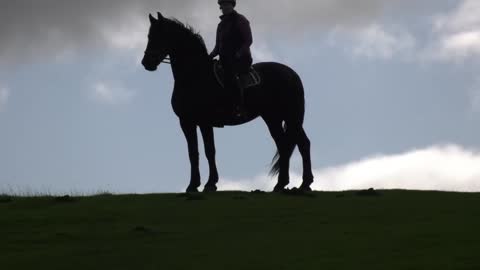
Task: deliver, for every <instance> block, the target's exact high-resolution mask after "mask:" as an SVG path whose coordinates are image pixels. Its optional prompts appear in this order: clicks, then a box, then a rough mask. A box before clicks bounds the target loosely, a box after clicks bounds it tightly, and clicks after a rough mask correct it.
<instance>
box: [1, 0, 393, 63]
mask: <svg viewBox="0 0 480 270" xmlns="http://www.w3.org/2000/svg"><path fill="white" fill-rule="evenodd" d="M398 3H402V1H401V0H363V1H358V0H297V1H278V0H276V1H274V0H263V1H258V0H243V1H242V0H239V1H238V8H239V9H240V10H241V11H243V12H245V13H247V14H248V17H249V18H250V20H251V21H252V24H254V25H255V30H256V32H257V33H258V34H262V33H267V32H272V31H273V32H275V31H279V32H284V33H285V32H286V33H290V34H291V33H298V32H302V31H304V30H306V29H315V28H322V26H323V27H330V26H337V25H342V26H349V25H352V26H354V25H359V24H362V23H367V22H370V21H372V20H374V19H375V18H377V17H378V15H379V14H381V13H382V12H383V10H385V9H386V8H388V7H391V6H392V5H396V4H398ZM157 10H160V11H162V12H163V13H164V14H166V15H168V16H176V17H178V18H179V19H181V20H184V21H187V22H189V23H191V24H192V25H194V26H196V27H197V28H198V29H200V30H202V32H203V33H204V34H206V35H207V36H209V37H211V35H213V33H214V30H215V26H216V24H217V22H218V17H217V16H218V15H219V10H218V7H217V4H216V0H210V1H209V2H208V1H203V0H202V1H198V0H181V1H178V0H136V1H130V0H83V1H72V0H42V1H38V0H16V1H4V2H3V3H2V8H1V9H0V38H1V43H0V61H2V62H3V63H11V62H24V61H29V60H31V59H35V58H36V57H38V56H50V57H52V56H57V57H58V56H61V55H64V54H68V53H72V52H73V53H74V52H78V51H81V50H84V49H86V48H99V47H100V48H103V47H108V46H110V45H115V42H117V43H118V42H119V43H122V42H130V41H129V35H128V32H129V31H137V34H138V31H141V30H142V29H139V28H146V16H145V15H146V14H148V13H149V12H155V11H157ZM143 31H145V30H143ZM115 33H116V34H117V36H115ZM118 35H124V36H125V37H121V36H118ZM115 38H116V40H115ZM134 38H137V39H139V36H138V35H137V36H135V37H134ZM112 39H113V41H112ZM112 42H113V44H112ZM207 43H208V42H207ZM117 45H118V44H117Z"/></svg>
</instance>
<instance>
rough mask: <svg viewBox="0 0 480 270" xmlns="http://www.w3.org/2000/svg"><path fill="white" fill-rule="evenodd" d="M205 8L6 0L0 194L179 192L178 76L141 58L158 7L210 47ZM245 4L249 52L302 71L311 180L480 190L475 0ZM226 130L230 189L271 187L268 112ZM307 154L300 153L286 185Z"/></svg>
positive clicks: (295, 179)
mask: <svg viewBox="0 0 480 270" xmlns="http://www.w3.org/2000/svg"><path fill="white" fill-rule="evenodd" d="M210 2H211V3H209V2H208V1H193V0H183V1H174V0H166V1H160V0H157V1H154V0H137V1H127V0H115V1H113V0H95V1H94V0H85V1H81V2H78V1H70V0H67V1H60V0H48V1H35V0H19V1H10V2H6V3H2V8H1V9H0V193H2V192H17V193H18V192H24V193H25V192H26V193H28V192H31V193H38V192H40V193H41V192H45V193H69V192H70V193H94V192H98V191H105V190H106V191H110V192H119V193H149V192H178V191H182V190H184V189H185V188H186V186H187V185H188V180H189V179H188V177H189V162H188V156H187V151H186V150H187V148H186V143H185V140H184V138H183V134H182V133H181V130H180V128H179V126H178V119H177V118H176V116H175V115H174V113H173V111H172V109H171V105H170V96H171V92H172V87H173V78H172V75H171V70H170V68H169V66H161V67H160V68H159V70H158V71H157V72H155V73H149V72H147V71H145V70H144V69H143V67H142V66H141V65H140V59H141V58H142V56H143V51H144V49H145V45H146V39H147V31H148V23H149V21H148V13H150V12H151V13H154V14H155V13H156V12H157V11H161V12H162V13H163V14H164V16H167V17H171V16H174V17H176V18H178V19H180V20H181V21H184V22H187V23H189V24H191V25H192V26H194V27H195V28H196V29H198V30H199V31H200V32H201V34H202V35H203V36H204V38H205V41H206V43H207V46H208V47H209V49H211V48H212V47H213V41H214V38H215V37H214V34H215V30H216V25H217V24H218V21H219V18H218V16H219V15H220V11H219V9H218V6H217V4H216V1H210ZM238 10H239V12H241V13H243V14H244V15H245V16H246V17H247V18H248V19H249V20H250V21H251V25H252V29H253V33H254V45H253V48H252V50H253V54H254V58H255V61H256V62H259V61H278V62H282V63H285V64H287V65H289V66H291V67H292V68H294V69H295V70H296V71H297V72H298V73H299V74H300V76H301V77H302V80H303V82H304V85H305V89H306V96H307V114H306V123H305V128H306V130H307V132H308V133H309V135H310V138H311V141H312V158H313V163H314V167H315V176H316V182H315V184H314V187H315V188H316V189H318V190H344V189H358V188H369V187H375V188H406V189H439V190H455V191H480V139H479V138H480V136H479V135H480V75H478V70H479V67H480V17H479V16H478V14H480V2H479V1H476V0H457V1H454V0H425V1H405V0H403V1H402V0H363V1H356V0H335V1H334V0H315V1H314V0H297V1H273V0H264V1H254V0H243V1H242V0H239V1H238ZM216 137H217V152H218V153H217V158H218V166H219V172H220V174H221V182H220V186H221V188H222V189H242V190H250V189H256V188H263V189H270V188H272V187H273V185H274V184H275V179H271V178H269V177H267V176H266V173H267V171H268V165H269V161H270V160H271V158H272V156H273V154H274V152H275V149H274V145H273V142H272V140H271V138H270V136H269V134H268V131H267V129H266V127H265V126H264V124H263V122H262V121H261V120H257V121H255V122H252V123H250V124H248V125H245V126H242V127H234V128H226V129H217V130H216ZM200 150H201V153H203V151H202V149H200ZM238 160H241V161H242V165H241V166H239V165H238ZM300 162H301V160H300V157H299V154H298V153H297V152H296V153H295V154H294V157H293V162H292V185H298V183H299V181H300V178H299V175H301V170H300V169H301V163H300ZM201 165H202V176H203V179H206V178H207V177H208V175H207V172H208V170H207V166H206V160H205V159H204V157H203V156H202V159H201Z"/></svg>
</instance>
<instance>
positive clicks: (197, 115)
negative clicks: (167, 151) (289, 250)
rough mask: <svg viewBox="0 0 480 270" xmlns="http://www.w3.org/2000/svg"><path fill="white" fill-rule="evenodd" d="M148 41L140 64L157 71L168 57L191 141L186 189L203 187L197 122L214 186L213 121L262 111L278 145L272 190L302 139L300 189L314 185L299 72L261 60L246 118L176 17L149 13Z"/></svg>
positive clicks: (281, 182)
mask: <svg viewBox="0 0 480 270" xmlns="http://www.w3.org/2000/svg"><path fill="white" fill-rule="evenodd" d="M149 17H150V22H151V26H150V30H149V33H148V45H147V48H146V51H145V56H144V58H143V60H142V64H143V66H144V67H145V69H146V70H148V71H155V70H156V69H157V67H158V66H159V65H160V63H161V62H164V61H165V59H166V58H167V56H169V57H170V63H171V65H172V71H173V77H174V79H175V87H174V90H173V95H172V106H173V110H174V111H175V114H176V115H177V116H178V117H179V118H180V126H181V127H182V130H183V132H184V134H185V137H186V139H187V143H188V153H189V157H190V163H191V178H190V185H189V186H188V188H187V192H197V191H198V188H199V187H200V170H199V152H198V141H197V127H200V131H201V133H202V136H203V142H204V145H205V153H206V156H207V159H208V165H209V167H210V176H209V178H208V182H207V183H206V185H205V187H204V191H206V192H208V191H216V190H217V186H216V184H217V182H218V172H217V167H216V163H215V142H214V134H213V128H214V127H223V126H225V125H227V126H234V125H241V124H244V123H247V122H250V121H252V120H254V119H255V118H257V117H259V116H260V117H262V118H263V120H264V121H265V123H266V124H267V126H268V129H269V131H270V133H271V135H272V137H273V140H274V141H275V144H276V146H277V149H278V151H277V154H276V155H275V158H274V159H273V162H272V164H273V165H272V169H271V174H272V175H277V174H278V183H277V185H276V186H275V189H274V191H277V192H278V191H282V190H284V189H285V187H286V186H287V185H288V183H289V163H290V157H291V155H292V153H293V151H294V149H295V146H297V145H298V148H299V150H300V154H301V155H302V159H303V183H302V185H301V187H300V190H303V191H310V190H311V189H310V185H311V184H312V183H313V173H312V168H311V160H310V140H309V139H308V137H307V135H306V133H305V130H304V129H303V121H304V115H305V95H304V90H303V85H302V82H301V80H300V77H299V76H298V75H297V74H296V73H295V71H293V70H292V69H291V68H289V67H287V66H285V65H282V64H279V63H273V62H268V63H258V64H255V65H254V68H255V69H256V70H257V72H258V73H259V74H260V76H261V78H262V82H261V83H260V84H259V85H257V86H254V87H251V88H247V89H245V92H244V99H245V109H246V111H247V117H246V119H236V118H235V116H234V114H233V112H232V104H231V97H230V95H231V94H230V91H228V90H225V89H223V88H222V87H221V85H220V84H219V83H218V82H217V80H216V78H215V75H214V72H213V64H214V63H213V60H212V59H211V58H210V57H209V55H208V52H207V48H206V46H205V43H204V41H203V39H202V37H201V36H200V35H199V34H198V33H196V32H195V31H194V30H193V29H192V28H191V27H189V26H186V25H184V24H183V23H181V22H179V21H178V20H176V19H167V18H164V17H163V16H162V15H161V14H160V13H158V19H156V18H154V17H153V16H152V15H151V14H150V16H149Z"/></svg>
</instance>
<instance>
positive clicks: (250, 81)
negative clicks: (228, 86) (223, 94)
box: [213, 60, 262, 89]
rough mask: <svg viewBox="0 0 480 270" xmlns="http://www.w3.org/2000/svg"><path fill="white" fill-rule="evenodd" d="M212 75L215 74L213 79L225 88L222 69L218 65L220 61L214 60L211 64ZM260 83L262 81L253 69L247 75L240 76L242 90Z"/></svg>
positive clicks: (220, 65)
mask: <svg viewBox="0 0 480 270" xmlns="http://www.w3.org/2000/svg"><path fill="white" fill-rule="evenodd" d="M213 73H214V74H215V78H216V79H217V82H218V83H219V84H220V85H221V86H222V87H225V84H224V82H223V74H224V71H223V67H222V64H220V61H218V60H216V61H214V63H213ZM261 82H262V79H261V77H260V75H259V74H258V72H257V71H256V70H255V69H254V68H253V67H250V71H249V72H248V74H245V75H242V77H241V79H240V83H241V84H242V88H243V89H246V88H250V87H253V86H257V85H259V84H260V83H261Z"/></svg>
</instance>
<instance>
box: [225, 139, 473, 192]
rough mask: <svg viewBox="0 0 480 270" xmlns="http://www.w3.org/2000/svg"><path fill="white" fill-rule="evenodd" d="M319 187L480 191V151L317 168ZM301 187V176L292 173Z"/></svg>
mask: <svg viewBox="0 0 480 270" xmlns="http://www.w3.org/2000/svg"><path fill="white" fill-rule="evenodd" d="M314 175H315V182H314V184H313V185H312V187H313V188H314V189H315V190H323V191H340V190H351V189H366V188H370V187H373V188H376V189H414V190H443V191H464V192H472V191H480V152H479V151H473V150H467V149H465V148H462V147H460V146H455V145H447V146H433V147H429V148H426V149H421V150H413V151H410V152H406V153H402V154H398V155H389V156H386V155H381V156H375V157H371V158H366V159H364V160H361V161H357V162H352V163H350V164H345V165H342V166H336V167H331V168H325V169H317V170H314ZM291 176H292V177H291V179H292V181H291V182H292V186H299V185H300V183H301V179H300V175H299V174H296V173H293V174H292V175H291ZM274 184H275V180H274V179H270V178H268V177H266V176H259V177H256V178H254V180H252V181H232V180H228V179H227V180H225V181H224V180H222V181H220V185H219V186H220V188H221V189H229V190H230V189H236V190H239V189H240V190H253V189H266V190H270V189H272V188H273V186H274Z"/></svg>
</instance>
